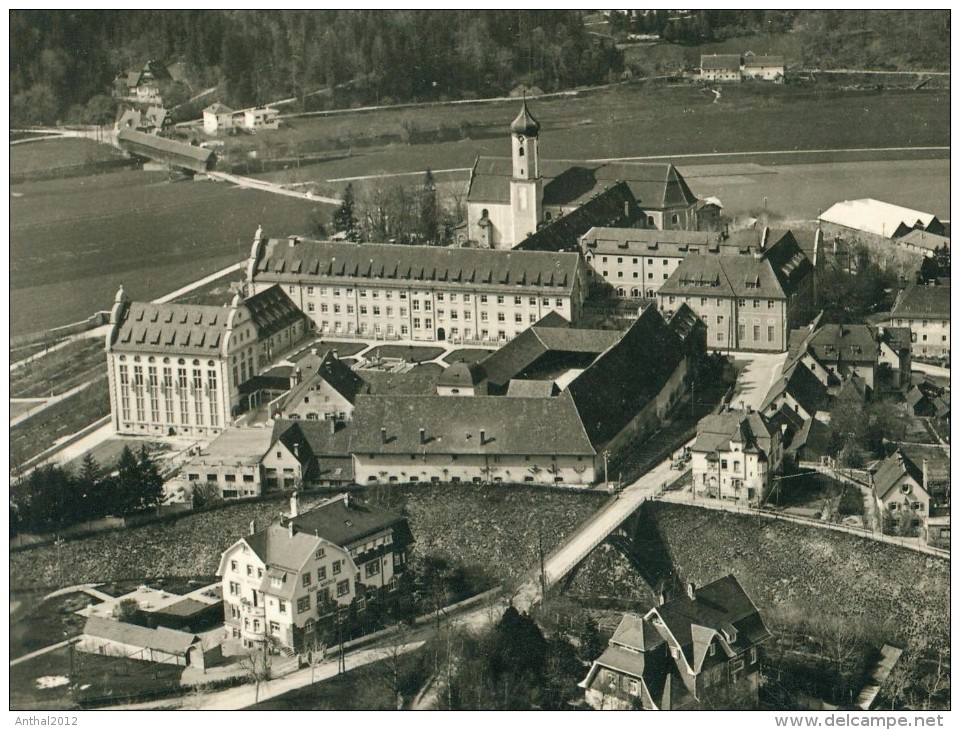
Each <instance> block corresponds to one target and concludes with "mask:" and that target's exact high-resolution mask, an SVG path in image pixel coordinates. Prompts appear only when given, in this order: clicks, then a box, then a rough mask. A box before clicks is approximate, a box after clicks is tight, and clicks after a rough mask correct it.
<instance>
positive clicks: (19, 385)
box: [10, 337, 107, 398]
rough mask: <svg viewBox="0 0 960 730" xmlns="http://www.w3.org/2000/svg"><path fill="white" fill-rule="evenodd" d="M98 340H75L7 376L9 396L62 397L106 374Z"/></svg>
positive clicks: (96, 338) (99, 340)
mask: <svg viewBox="0 0 960 730" xmlns="http://www.w3.org/2000/svg"><path fill="white" fill-rule="evenodd" d="M106 362H107V361H106V356H105V355H104V354H103V341H102V340H101V339H100V338H99V337H94V338H90V339H83V340H77V341H76V342H71V343H70V344H69V345H67V346H66V347H63V348H61V349H59V350H55V351H54V352H51V353H49V354H47V355H44V356H43V357H40V358H38V359H37V360H34V361H33V362H30V363H27V364H26V365H24V366H23V367H21V368H17V369H16V370H14V371H13V372H12V373H11V374H10V395H11V397H13V398H33V397H42V396H49V395H56V394H58V393H63V392H66V391H68V390H70V389H71V388H74V387H76V386H78V385H80V384H82V383H86V382H87V381H89V380H92V379H93V378H94V377H96V376H97V375H99V374H104V373H106Z"/></svg>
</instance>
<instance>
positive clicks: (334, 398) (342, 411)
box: [281, 380, 353, 421]
mask: <svg viewBox="0 0 960 730" xmlns="http://www.w3.org/2000/svg"><path fill="white" fill-rule="evenodd" d="M281 410H282V413H283V417H284V418H301V419H303V420H308V421H324V420H331V419H336V420H340V421H349V420H350V418H352V416H353V404H352V403H351V402H350V401H349V400H347V399H346V398H344V397H343V396H342V395H341V394H340V393H339V392H338V391H337V390H336V389H335V388H333V387H332V386H331V385H330V384H329V383H328V382H327V381H325V380H319V381H317V383H316V384H315V385H314V386H313V388H311V389H310V390H309V391H308V392H307V393H306V394H304V396H303V398H302V399H301V400H300V402H299V403H295V404H293V405H292V406H291V407H287V408H283V409H281Z"/></svg>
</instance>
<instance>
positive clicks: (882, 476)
mask: <svg viewBox="0 0 960 730" xmlns="http://www.w3.org/2000/svg"><path fill="white" fill-rule="evenodd" d="M905 476H906V477H910V478H911V479H913V481H915V482H916V483H917V484H918V485H919V486H920V487H921V488H923V471H922V470H921V469H920V468H919V467H918V466H917V465H916V464H914V463H913V461H912V460H911V459H910V458H909V457H908V456H906V455H905V454H904V453H903V452H902V451H900V450H899V449H898V450H897V451H895V452H894V453H892V454H891V455H890V456H888V457H887V458H886V459H884V460H883V461H881V462H880V466H879V468H878V469H877V471H876V473H874V475H873V487H874V490H876V493H877V496H879V497H880V498H881V499H885V498H886V496H887V494H888V493H889V492H890V490H891V489H893V487H894V486H896V484H897V482H899V481H900V479H901V478H903V477H905Z"/></svg>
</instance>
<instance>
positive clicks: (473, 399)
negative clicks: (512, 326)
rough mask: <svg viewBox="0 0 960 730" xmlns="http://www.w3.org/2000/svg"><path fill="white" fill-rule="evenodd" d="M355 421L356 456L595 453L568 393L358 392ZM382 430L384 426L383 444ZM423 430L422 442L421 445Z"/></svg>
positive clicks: (587, 454)
mask: <svg viewBox="0 0 960 730" xmlns="http://www.w3.org/2000/svg"><path fill="white" fill-rule="evenodd" d="M353 419H354V421H353V422H354V436H353V441H352V442H351V450H352V452H353V453H355V454H374V453H375V454H491V455H493V454H509V455H520V454H523V455H531V456H532V455H561V454H562V455H582V456H593V455H594V453H595V451H594V449H593V447H592V446H591V444H590V440H589V439H588V438H587V434H586V432H585V431H584V428H583V424H582V423H581V421H580V416H579V414H578V413H577V409H576V406H575V404H574V402H573V399H572V398H571V397H570V396H569V394H567V393H563V394H561V395H560V396H558V397H556V398H505V397H502V396H466V397H461V398H457V399H456V400H454V399H453V397H451V396H437V395H426V396H372V395H361V396H359V397H358V398H357V406H356V409H355V410H354V413H353ZM381 428H384V429H386V439H385V442H384V440H383V439H382V438H381V430H380V429H381ZM421 428H422V429H423V430H424V431H423V433H424V437H423V440H424V441H425V442H426V443H421V437H420V429H421ZM481 430H482V431H484V441H483V443H481V442H480V431H481ZM412 466H415V465H412Z"/></svg>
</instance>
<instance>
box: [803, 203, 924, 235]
mask: <svg viewBox="0 0 960 730" xmlns="http://www.w3.org/2000/svg"><path fill="white" fill-rule="evenodd" d="M820 220H821V221H823V222H824V223H833V224H835V225H838V226H843V227H845V228H852V229H854V230H857V231H863V232H864V233H870V234H873V235H875V236H884V237H886V238H893V236H895V235H896V234H897V232H898V231H902V232H906V231H908V230H909V229H911V228H916V227H921V228H928V227H930V226H931V224H933V228H934V229H936V230H939V229H940V227H941V226H940V223H939V221H938V220H937V217H936V216H935V215H933V214H932V213H924V212H922V211H919V210H913V209H911V208H904V207H903V206H901V205H894V204H892V203H885V202H883V201H882V200H873V199H872V198H862V199H860V200H844V201H842V202H839V203H835V204H834V205H832V206H830V207H829V208H827V210H825V211H824V212H823V213H822V214H821V215H820Z"/></svg>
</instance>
